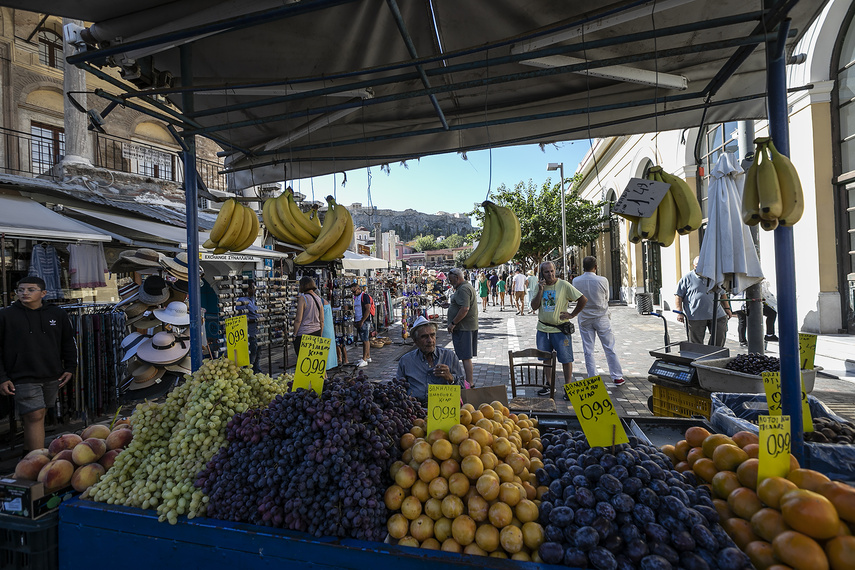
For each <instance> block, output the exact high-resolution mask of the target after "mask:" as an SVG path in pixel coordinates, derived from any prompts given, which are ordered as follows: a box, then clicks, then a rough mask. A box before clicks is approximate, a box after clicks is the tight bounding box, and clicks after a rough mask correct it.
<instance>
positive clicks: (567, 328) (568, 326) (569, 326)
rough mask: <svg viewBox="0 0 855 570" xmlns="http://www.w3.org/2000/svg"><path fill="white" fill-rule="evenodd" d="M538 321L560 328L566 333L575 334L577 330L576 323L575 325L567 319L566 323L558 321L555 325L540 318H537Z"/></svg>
mask: <svg viewBox="0 0 855 570" xmlns="http://www.w3.org/2000/svg"><path fill="white" fill-rule="evenodd" d="M537 322H539V323H540V324H542V325H546V326H548V327H552V328H554V329H558V330H559V331H561V333H563V334H566V335H570V334H573V333H574V332H576V325H574V324H573V323H571V322H570V321H567V322H566V323H558V324H557V325H553V324H550V323H544V322H543V321H541V320H540V319H537Z"/></svg>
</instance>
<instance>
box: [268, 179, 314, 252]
mask: <svg viewBox="0 0 855 570" xmlns="http://www.w3.org/2000/svg"><path fill="white" fill-rule="evenodd" d="M286 194H288V196H290V193H288V192H283V193H282V194H280V195H279V196H277V198H276V202H275V205H276V215H277V216H278V217H279V220H280V221H281V222H282V226H283V227H284V228H285V229H286V230H287V231H288V233H290V234H291V235H292V236H294V237H295V238H296V239H297V243H298V244H300V245H303V246H305V245H308V244H310V243H312V242H313V241H315V238H314V237H312V234H310V233H309V232H307V231H306V230H304V229H303V227H302V226H300V225H299V224H298V223H297V222H296V221H294V218H293V214H292V213H291V208H290V206H289V204H288V196H286Z"/></svg>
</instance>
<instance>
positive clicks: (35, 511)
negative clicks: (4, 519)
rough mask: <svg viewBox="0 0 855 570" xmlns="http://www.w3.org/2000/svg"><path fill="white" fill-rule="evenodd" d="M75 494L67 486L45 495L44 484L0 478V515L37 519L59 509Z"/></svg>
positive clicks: (12, 478)
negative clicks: (60, 505)
mask: <svg viewBox="0 0 855 570" xmlns="http://www.w3.org/2000/svg"><path fill="white" fill-rule="evenodd" d="M74 494H75V491H74V489H73V488H72V487H71V486H70V485H69V486H68V487H63V488H62V489H60V490H58V491H54V492H52V493H45V487H44V483H39V482H37V481H25V480H23V479H15V478H14V477H13V476H11V475H10V476H7V477H3V478H0V513H3V514H6V515H14V516H19V517H25V518H28V519H37V518H39V517H41V516H44V515H46V514H48V513H50V512H51V511H53V510H55V509H57V508H59V504H60V503H62V502H63V501H67V500H68V499H70V498H72V497H73V496H74Z"/></svg>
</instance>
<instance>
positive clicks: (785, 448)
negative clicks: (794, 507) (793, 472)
mask: <svg viewBox="0 0 855 570" xmlns="http://www.w3.org/2000/svg"><path fill="white" fill-rule="evenodd" d="M757 422H758V424H759V426H760V450H759V455H758V460H759V461H760V464H759V465H758V466H757V484H760V481H762V480H763V479H766V478H767V477H786V476H787V475H788V474H789V473H790V416H759V417H758V418H757Z"/></svg>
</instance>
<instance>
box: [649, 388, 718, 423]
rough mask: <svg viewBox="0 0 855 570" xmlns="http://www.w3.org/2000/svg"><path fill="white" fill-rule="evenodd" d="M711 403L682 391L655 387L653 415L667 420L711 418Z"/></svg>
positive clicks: (706, 399)
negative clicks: (696, 417) (698, 417)
mask: <svg viewBox="0 0 855 570" xmlns="http://www.w3.org/2000/svg"><path fill="white" fill-rule="evenodd" d="M710 409H711V401H710V399H709V398H706V397H704V396H697V395H695V394H690V393H688V392H684V391H682V390H676V389H674V388H667V387H665V386H662V385H660V384H654V385H653V415H654V416H660V417H666V418H693V417H695V416H703V417H705V418H707V419H709V417H710Z"/></svg>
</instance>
